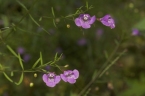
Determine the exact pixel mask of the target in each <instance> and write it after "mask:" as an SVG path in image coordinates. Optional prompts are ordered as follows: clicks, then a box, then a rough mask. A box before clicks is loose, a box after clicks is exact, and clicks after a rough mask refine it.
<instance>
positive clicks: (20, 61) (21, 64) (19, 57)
mask: <svg viewBox="0 0 145 96" xmlns="http://www.w3.org/2000/svg"><path fill="white" fill-rule="evenodd" d="M18 59H19V63H20V66H21V68H22V69H23V70H24V67H23V63H22V59H21V56H20V54H19V55H18Z"/></svg>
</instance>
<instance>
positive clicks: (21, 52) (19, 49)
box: [17, 47, 25, 54]
mask: <svg viewBox="0 0 145 96" xmlns="http://www.w3.org/2000/svg"><path fill="white" fill-rule="evenodd" d="M17 52H18V53H19V54H23V53H24V52H25V49H24V48H23V47H18V48H17Z"/></svg>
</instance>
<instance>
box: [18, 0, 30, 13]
mask: <svg viewBox="0 0 145 96" xmlns="http://www.w3.org/2000/svg"><path fill="white" fill-rule="evenodd" d="M17 2H18V3H19V4H20V5H21V6H22V7H23V8H24V9H25V10H27V11H28V9H27V8H26V7H25V5H24V4H23V3H21V2H20V1H18V0H17Z"/></svg>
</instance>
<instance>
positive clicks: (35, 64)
mask: <svg viewBox="0 0 145 96" xmlns="http://www.w3.org/2000/svg"><path fill="white" fill-rule="evenodd" d="M40 60H41V59H40V58H39V59H38V60H37V61H36V62H35V63H34V65H33V66H32V68H35V67H36V66H37V64H38V63H39V61H40Z"/></svg>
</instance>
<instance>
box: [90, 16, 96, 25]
mask: <svg viewBox="0 0 145 96" xmlns="http://www.w3.org/2000/svg"><path fill="white" fill-rule="evenodd" d="M95 20H96V16H93V17H91V20H90V21H89V24H93V23H94V22H95Z"/></svg>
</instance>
